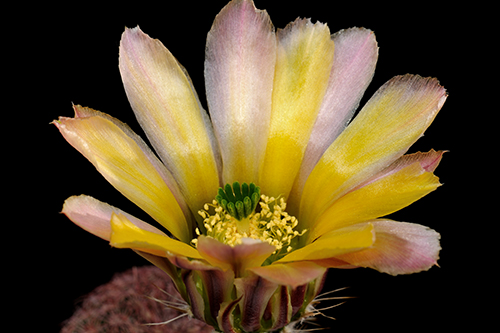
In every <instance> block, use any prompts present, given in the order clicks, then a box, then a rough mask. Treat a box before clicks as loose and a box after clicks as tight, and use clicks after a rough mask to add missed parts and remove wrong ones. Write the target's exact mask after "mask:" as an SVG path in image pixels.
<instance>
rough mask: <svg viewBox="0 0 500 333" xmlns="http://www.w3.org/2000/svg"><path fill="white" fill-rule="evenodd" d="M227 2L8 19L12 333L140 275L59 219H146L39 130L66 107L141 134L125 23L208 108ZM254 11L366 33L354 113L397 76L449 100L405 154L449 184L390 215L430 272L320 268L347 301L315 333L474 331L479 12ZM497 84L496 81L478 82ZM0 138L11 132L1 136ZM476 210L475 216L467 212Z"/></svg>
mask: <svg viewBox="0 0 500 333" xmlns="http://www.w3.org/2000/svg"><path fill="white" fill-rule="evenodd" d="M225 3H226V1H206V2H199V3H195V4H193V3H192V2H180V3H178V2H172V1H163V2H150V1H137V2H130V3H128V4H126V3H124V2H97V3H95V2H79V3H78V4H75V3H67V4H63V5H58V6H51V5H43V6H42V5H40V6H38V7H30V8H29V14H27V13H28V11H27V9H26V8H19V9H17V10H16V13H15V15H16V17H18V20H17V21H16V22H17V23H16V24H19V25H20V26H21V25H22V26H27V27H29V29H26V30H19V31H16V32H15V30H13V29H7V28H5V29H4V37H5V38H6V40H8V41H9V43H8V44H9V45H11V47H9V48H7V49H6V51H5V53H6V54H7V56H8V57H9V58H10V57H12V61H9V62H8V63H7V64H6V65H5V70H6V71H7V72H9V73H10V72H12V73H13V74H14V76H13V78H12V79H11V80H10V82H9V83H10V85H9V87H10V88H9V90H10V89H12V91H15V93H16V94H12V95H10V94H9V95H6V96H5V98H6V99H8V100H13V102H14V106H12V107H11V108H8V109H7V110H5V111H4V113H5V114H8V115H9V117H8V118H7V119H10V121H8V122H7V121H5V124H6V125H4V133H15V136H14V137H12V136H10V137H9V139H8V140H6V143H7V144H6V146H7V148H9V149H11V148H14V152H13V153H12V154H11V155H10V156H14V157H15V159H14V161H15V162H12V160H10V159H9V161H11V162H10V163H7V165H8V168H9V170H11V171H9V172H8V173H6V175H7V177H6V179H5V181H4V182H6V183H9V178H10V175H13V176H12V177H13V178H14V179H16V180H17V181H16V182H15V184H16V185H15V186H14V187H13V188H12V189H10V186H9V196H8V197H9V198H8V199H7V201H5V202H4V205H5V207H6V208H5V209H6V211H12V210H14V211H15V212H16V214H15V216H16V217H15V218H14V219H13V220H12V219H11V218H7V219H6V220H7V223H8V225H9V226H13V231H12V232H11V231H9V229H6V231H4V235H5V236H7V237H5V236H4V237H5V238H6V240H5V242H6V243H5V244H9V245H8V246H7V247H6V252H5V257H6V258H7V259H8V261H6V263H7V264H6V265H5V272H6V273H4V274H5V275H7V276H8V277H9V283H8V284H6V285H5V288H7V289H9V288H8V287H9V286H10V285H12V286H13V288H14V287H15V290H16V293H15V295H16V296H15V297H13V298H12V299H11V298H9V301H8V302H9V304H11V306H10V307H9V308H10V310H9V313H10V312H11V313H12V314H13V315H19V316H20V319H16V322H17V323H18V325H20V330H19V331H30V332H31V331H42V329H43V331H44V332H57V331H59V329H60V323H61V322H62V321H64V320H65V319H67V318H68V317H70V316H71V314H72V312H73V310H74V307H75V303H76V301H77V300H78V299H79V298H80V297H81V296H82V295H85V294H86V293H88V292H90V291H91V290H93V289H94V288H95V287H97V286H99V285H101V284H103V283H106V282H108V281H109V280H110V278H111V277H112V276H113V274H114V273H116V272H121V271H124V270H126V269H128V268H130V267H132V266H137V265H144V264H146V262H145V260H143V259H142V258H140V257H139V256H137V255H136V254H134V253H133V252H132V251H130V250H120V249H113V248H111V247H110V246H109V244H107V243H106V242H105V241H102V240H101V239H99V238H97V237H95V236H93V235H91V234H88V233H87V232H85V231H83V230H81V229H80V228H78V227H76V226H75V225H74V224H73V223H71V222H70V221H69V220H68V219H67V218H66V217H65V216H63V215H61V214H59V212H60V210H61V208H62V203H63V202H64V200H65V199H66V198H67V197H69V196H71V195H78V194H87V195H91V196H94V197H95V198H97V199H99V200H102V201H104V202H108V203H110V204H112V205H114V206H117V207H120V208H122V209H124V210H125V211H127V212H129V213H131V214H133V215H135V216H137V217H140V218H143V219H144V220H148V217H147V216H145V214H144V213H143V212H141V211H140V210H139V209H138V208H136V207H135V206H134V205H133V204H131V203H130V202H129V201H128V200H127V199H125V198H124V197H122V196H121V195H120V194H119V193H118V192H117V191H116V190H114V189H113V188H112V186H111V185H109V184H108V183H107V182H106V181H105V180H104V178H103V177H101V176H100V175H99V173H98V172H96V170H95V168H94V167H93V166H92V165H91V164H90V163H89V162H88V161H87V160H86V159H85V158H84V157H82V156H81V155H80V154H79V153H78V152H77V151H76V150H74V149H73V148H72V147H71V146H70V145H69V144H67V143H66V142H65V140H64V139H63V138H62V137H61V135H60V134H59V132H58V130H57V129H56V128H55V126H53V125H50V124H49V123H50V122H51V121H52V120H54V119H57V117H59V116H73V111H72V107H71V103H72V102H73V103H75V104H82V105H84V106H89V107H92V108H94V109H97V110H100V111H103V112H106V113H109V114H111V115H112V116H114V117H117V118H119V119H121V120H122V121H124V122H126V123H127V124H129V125H130V126H131V127H132V129H133V130H135V131H136V132H137V133H139V134H140V135H142V136H143V132H142V130H141V129H140V127H139V126H138V124H137V122H136V120H135V118H134V115H133V112H132V110H131V108H130V106H129V104H128V101H127V98H126V96H125V93H124V90H123V86H122V83H121V78H120V74H119V71H118V45H119V41H120V36H121V34H122V32H123V30H124V28H125V27H134V26H136V25H139V26H140V27H141V29H142V30H143V31H144V32H146V33H147V34H149V35H150V36H151V37H153V38H158V39H160V40H161V41H162V42H163V43H164V45H165V46H166V47H167V48H168V49H169V50H170V51H171V52H172V53H173V54H174V56H175V57H176V58H177V59H178V60H179V61H180V63H181V64H182V65H183V66H184V67H186V69H187V70H188V72H189V74H190V76H191V78H192V80H193V82H194V86H195V87H196V89H197V92H198V94H199V96H200V99H201V101H202V103H203V104H204V106H205V108H206V101H205V97H204V81H203V61H204V48H205V38H206V34H207V32H208V31H209V29H210V27H211V24H212V21H213V19H214V17H215V15H216V14H217V13H218V12H219V11H220V9H221V8H222V7H223V6H224V5H225ZM256 6H257V8H260V9H267V11H268V13H269V14H270V16H271V19H272V21H273V24H274V25H275V27H277V28H283V27H284V26H285V25H286V24H287V23H288V22H290V21H293V20H294V19H295V18H297V17H299V16H300V17H310V18H312V19H313V21H316V20H317V21H321V22H326V23H328V25H329V27H330V29H331V31H332V33H333V32H335V31H337V30H340V29H343V28H348V27H353V26H363V27H366V28H369V29H371V30H373V31H374V32H375V34H376V36H377V41H378V44H379V48H380V49H379V61H378V64H377V69H376V72H375V77H374V79H373V81H372V83H371V85H370V87H369V88H368V90H367V92H366V94H365V97H364V99H363V102H362V104H363V103H364V101H366V99H367V98H369V97H370V96H371V95H372V94H373V93H374V92H375V90H376V89H377V88H378V87H379V86H380V85H382V84H383V83H384V82H386V81H387V80H388V79H390V78H391V77H393V76H395V75H400V74H405V73H412V74H420V75H422V76H433V77H437V78H438V79H439V80H440V82H441V84H442V85H444V86H445V88H447V90H448V93H449V98H448V101H447V102H446V103H445V105H444V107H443V109H442V110H441V112H440V114H439V115H438V116H437V118H436V120H435V121H434V123H433V124H432V125H431V127H430V128H429V129H428V130H427V132H426V134H425V136H424V137H423V138H421V139H420V140H419V141H418V142H417V143H416V144H415V145H414V146H413V147H412V148H411V149H410V151H409V152H416V151H428V150H430V149H431V148H434V149H436V150H449V151H450V152H449V153H447V154H445V155H444V158H443V160H442V162H441V165H440V166H439V167H438V169H437V170H436V174H437V175H438V176H439V177H440V180H441V182H442V183H443V184H444V185H443V186H441V187H440V188H438V189H437V191H435V192H433V193H431V194H429V195H428V196H426V197H425V198H423V199H422V200H420V201H418V202H416V203H415V204H413V205H411V206H410V207H407V208H405V209H403V210H402V211H400V212H397V213H396V214H393V215H392V216H391V217H392V218H393V219H395V220H399V221H408V222H414V223H419V224H424V225H427V226H429V227H431V228H433V229H435V230H437V231H438V232H440V233H441V236H442V241H441V245H442V248H443V250H442V252H441V259H440V261H439V265H440V268H438V267H433V268H432V269H431V270H430V271H428V272H423V273H419V274H413V275H408V276H398V277H393V276H389V275H386V274H382V273H378V272H376V271H372V270H369V269H356V270H331V271H330V273H329V276H328V281H327V286H326V287H325V291H327V290H332V289H336V288H341V287H346V286H349V287H350V288H349V289H348V290H346V291H343V292H341V293H339V294H338V295H339V296H356V297H357V298H356V299H353V300H350V301H348V303H347V304H344V305H342V306H340V307H337V308H335V309H333V310H332V311H329V312H328V314H329V315H331V316H334V317H336V318H337V320H335V321H327V322H326V325H328V326H330V327H332V331H334V330H338V331H341V330H346V329H349V330H351V331H354V332H358V331H362V330H365V329H375V328H378V329H383V330H384V331H386V332H397V331H406V330H408V329H417V328H421V329H427V328H428V329H432V330H434V329H436V330H439V329H447V328H451V327H453V326H454V325H455V324H456V323H465V322H468V321H469V320H470V319H472V318H474V319H476V323H478V324H482V323H484V322H485V321H484V320H483V319H482V318H483V317H486V318H487V317H488V315H487V314H486V312H485V311H486V310H484V311H483V310H481V312H479V313H476V312H475V311H476V310H478V309H482V308H483V307H484V305H485V304H486V303H485V302H484V299H483V298H485V295H488V294H485V293H483V292H482V291H480V290H481V289H482V288H483V287H485V286H487V285H488V283H487V282H486V277H488V276H489V275H491V274H492V272H493V269H494V266H486V265H484V264H482V263H481V262H479V260H480V259H481V258H485V257H484V256H485V253H487V254H490V253H491V252H488V250H487V249H486V246H487V245H488V244H487V242H486V241H484V242H483V241H482V240H483V239H484V237H488V234H491V232H490V230H491V228H492V225H493V224H494V220H495V219H494V218H493V217H491V218H484V217H482V216H481V214H480V213H481V212H484V211H485V210H487V209H488V207H490V205H489V203H487V201H488V196H489V195H488V194H487V193H488V191H487V190H486V191H485V190H484V188H483V189H482V188H481V186H485V184H486V183H490V184H491V183H492V181H485V180H484V179H485V178H487V177H488V174H487V171H486V169H485V168H484V166H485V165H487V164H488V163H489V162H492V160H491V158H488V157H485V155H483V154H481V153H479V152H478V151H477V150H475V149H477V148H478V146H479V147H482V148H486V147H487V146H490V147H491V145H492V142H494V141H489V139H486V138H484V140H483V139H481V137H482V136H483V135H484V136H485V135H488V132H487V131H486V130H481V128H483V127H482V126H483V125H482V124H483V123H484V122H485V121H484V120H488V119H491V120H492V121H494V120H493V118H490V117H489V116H488V113H487V112H486V111H487V110H488V108H491V107H485V106H479V105H478V104H477V103H476V101H477V100H483V101H484V98H489V97H488V96H491V97H496V96H494V95H487V94H485V93H484V92H482V91H481V92H477V90H476V89H478V87H481V86H487V85H488V84H487V83H486V82H487V81H484V79H482V78H480V77H479V76H481V75H483V74H485V73H484V72H483V70H481V69H479V67H480V66H483V65H487V64H488V62H487V60H486V59H485V58H483V57H482V56H481V55H482V54H488V53H489V52H490V47H488V45H485V44H484V43H485V42H483V40H482V39H481V38H483V37H484V34H485V33H486V32H487V31H488V29H487V28H486V27H485V26H483V25H481V24H478V25H477V28H474V26H473V23H472V22H471V18H476V17H477V12H476V10H473V9H471V8H459V7H453V8H451V7H449V6H448V5H446V4H437V3H435V2H428V3H425V2H419V3H418V5H417V4H416V3H414V2H408V3H407V2H400V3H399V4H398V6H394V5H384V4H381V3H378V2H370V3H369V4H363V3H359V2H356V3H352V4H350V3H339V2H333V1H317V0H309V1H306V2H303V3H300V2H295V3H294V4H293V5H291V4H290V2H289V1H263V0H257V1H256ZM486 12H487V10H486ZM11 40H12V43H10V41H11ZM478 59H480V60H479V61H478ZM11 64H12V65H11ZM496 67H498V66H496ZM493 70H495V71H496V70H497V68H493V69H491V70H490V71H489V72H493ZM489 72H488V73H489ZM495 84H496V83H495ZM479 89H481V88H479ZM18 93H20V94H19V95H18ZM486 122H488V121H486ZM10 126H12V127H13V129H14V131H13V132H9V131H8V130H9V127H10ZM5 130H7V131H5ZM472 131H474V133H473V132H472ZM143 137H144V136H143ZM478 138H479V139H478ZM474 141H475V142H476V143H473V142H474ZM14 175H20V176H14ZM490 195H491V192H490ZM494 196H496V197H498V194H494ZM494 196H493V198H494ZM478 199H480V200H481V203H476V202H475V200H478ZM472 212H474V213H476V212H477V213H478V214H474V215H473V214H472ZM496 220H498V218H496ZM478 240H479V241H481V244H478V243H477V241H478ZM11 260H12V264H10V261H11ZM493 262H494V261H493V260H492V261H488V263H489V264H492V263H493ZM473 277H474V278H473ZM476 277H479V278H481V280H480V281H481V282H478V280H475V278H476ZM482 277H484V279H483V278H482ZM488 288H490V287H488ZM491 288H492V289H488V290H489V291H493V292H495V288H493V287H491ZM331 304H334V303H329V302H326V303H325V304H324V305H331ZM23 319H24V320H23ZM28 319H29V320H28ZM13 320H14V319H13ZM479 331H480V330H479Z"/></svg>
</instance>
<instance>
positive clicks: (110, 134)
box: [55, 106, 190, 242]
mask: <svg viewBox="0 0 500 333" xmlns="http://www.w3.org/2000/svg"><path fill="white" fill-rule="evenodd" d="M76 108H77V109H78V108H79V107H78V106H77V107H76ZM115 122H117V120H114V121H112V120H110V119H108V118H106V117H101V116H93V117H87V118H74V119H72V118H64V117H62V118H60V119H59V121H57V122H55V125H56V126H57V127H58V128H59V130H60V131H61V133H62V135H63V136H64V138H65V139H66V140H67V141H68V142H69V143H70V144H71V145H72V146H73V147H75V148H76V149H77V150H78V151H80V153H82V154H83V155H84V156H85V157H86V158H87V159H88V160H89V161H90V162H92V164H94V166H95V167H96V168H97V170H98V171H99V172H100V173H101V174H102V175H103V176H104V178H106V180H107V181H108V182H110V183H111V185H113V186H114V187H115V188H116V189H117V190H118V191H120V192H121V193H122V194H123V195H125V196H126V197H127V198H128V199H130V200H131V201H132V202H134V203H135V204H136V205H137V206H139V207H140V208H142V209H143V210H144V211H145V212H147V213H148V214H149V215H150V216H151V217H153V218H154V219H155V220H156V221H158V222H159V223H161V224H162V225H163V226H164V227H165V228H167V229H168V230H169V231H170V232H171V233H172V234H173V235H174V236H175V237H177V238H179V239H181V240H183V241H186V242H187V241H189V240H190V233H189V228H188V224H187V222H186V219H185V217H184V214H183V212H182V210H181V208H180V206H179V204H178V203H177V201H176V198H175V197H174V196H173V194H172V192H171V191H170V189H169V188H168V186H167V185H166V183H165V181H164V177H162V173H164V172H163V171H162V170H161V163H160V162H159V161H157V160H156V161H155V160H154V159H153V157H152V154H149V153H147V152H145V151H144V150H143V148H144V147H145V145H140V144H139V143H138V142H137V141H136V138H134V137H131V136H129V135H128V134H127V133H126V132H125V131H124V130H123V129H122V128H121V127H120V126H118V125H116V123H115Z"/></svg>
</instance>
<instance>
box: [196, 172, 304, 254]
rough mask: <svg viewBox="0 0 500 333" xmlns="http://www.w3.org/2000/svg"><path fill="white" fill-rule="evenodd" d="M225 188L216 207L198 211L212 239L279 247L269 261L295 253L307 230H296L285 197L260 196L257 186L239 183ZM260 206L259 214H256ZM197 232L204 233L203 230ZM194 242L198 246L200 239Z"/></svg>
mask: <svg viewBox="0 0 500 333" xmlns="http://www.w3.org/2000/svg"><path fill="white" fill-rule="evenodd" d="M224 188H225V190H223V189H222V188H219V191H218V194H217V196H216V197H215V199H216V200H214V201H213V202H212V204H205V205H204V206H203V208H204V210H200V211H199V212H198V214H199V215H200V216H201V217H202V218H203V224H204V226H205V229H206V235H207V236H208V237H211V238H214V239H217V240H219V241H220V242H222V243H225V244H228V245H231V246H235V245H238V244H242V242H243V241H242V239H243V238H252V239H259V240H261V241H263V242H266V243H269V244H271V245H273V246H274V247H275V248H276V251H275V252H274V254H273V255H272V256H271V257H272V258H271V257H270V258H268V260H271V261H275V260H277V259H279V258H280V257H282V256H283V255H285V254H287V253H289V252H291V251H293V244H292V240H293V239H294V238H295V237H298V236H302V235H303V234H304V233H305V232H306V231H307V230H305V229H304V230H302V231H300V232H299V231H297V230H294V228H295V227H296V226H297V225H298V221H297V219H296V218H295V216H291V215H289V214H288V213H287V212H286V211H285V209H286V202H285V200H284V198H279V197H278V198H273V197H268V196H266V195H260V188H259V187H258V186H255V184H253V183H250V185H248V184H247V183H243V184H241V186H240V184H239V183H238V182H235V183H233V186H232V187H231V186H230V185H229V184H227V185H226V186H225V187H224ZM259 199H260V200H259ZM257 204H259V205H260V211H259V212H256V211H255V210H256V207H257ZM195 232H196V234H197V235H198V236H199V235H200V234H201V232H200V230H199V229H197V230H195ZM192 243H193V245H194V246H196V245H197V239H194V240H193V241H192Z"/></svg>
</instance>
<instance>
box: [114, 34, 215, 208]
mask: <svg viewBox="0 0 500 333" xmlns="http://www.w3.org/2000/svg"><path fill="white" fill-rule="evenodd" d="M119 69H120V73H121V75H122V80H123V85H124V87H125V92H126V93H127V97H128V99H129V102H130V105H131V106H132V109H133V110H134V113H135V115H136V117H137V120H138V122H139V124H140V125H141V127H142V128H143V129H144V132H145V133H146V135H147V137H148V139H149V141H150V142H151V145H152V146H153V147H154V149H155V150H156V152H157V153H158V155H159V157H160V159H161V160H162V161H163V163H165V165H166V166H167V168H168V170H169V171H170V172H171V173H172V175H173V176H174V178H175V180H176V181H177V183H178V184H179V187H180V189H181V192H182V193H183V195H184V198H185V199H186V201H187V203H188V206H189V208H191V211H192V213H193V214H194V215H195V216H197V212H198V210H199V209H201V207H203V205H204V204H205V203H207V202H211V201H212V200H213V196H214V191H216V190H217V188H218V186H219V170H218V168H219V167H218V164H217V163H218V160H217V154H218V152H217V144H216V143H215V138H214V136H213V132H212V126H211V124H210V121H209V119H208V115H207V114H206V112H205V111H204V110H203V108H202V107H201V104H200V102H199V100H198V96H197V95H196V92H195V90H194V89H193V86H192V82H191V80H190V78H189V77H188V75H187V72H186V70H185V69H184V68H183V67H182V66H181V65H180V64H179V63H178V62H177V60H176V59H175V58H174V56H173V55H172V54H171V53H170V52H169V51H168V49H167V48H166V47H165V46H164V45H163V44H162V43H161V42H160V41H158V40H156V39H153V38H151V37H149V36H148V35H146V34H145V33H143V32H142V31H141V30H140V29H139V28H138V27H137V28H134V29H126V30H125V32H124V33H123V35H122V39H121V41H120V57H119ZM214 189H215V190H214Z"/></svg>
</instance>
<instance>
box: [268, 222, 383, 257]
mask: <svg viewBox="0 0 500 333" xmlns="http://www.w3.org/2000/svg"><path fill="white" fill-rule="evenodd" d="M374 241H375V232H374V231H373V225H372V224H371V223H365V224H361V225H360V224H358V225H354V226H348V227H345V228H341V229H337V230H334V231H331V232H329V233H327V234H324V235H323V236H321V237H320V238H318V239H317V240H316V241H314V242H313V243H310V244H308V245H306V246H304V247H303V248H300V249H298V250H295V251H293V252H292V253H290V254H289V255H287V256H285V257H283V258H282V259H280V260H278V262H289V261H300V260H319V259H328V258H335V257H336V256H338V255H341V254H345V253H350V252H353V251H358V250H361V249H364V248H367V247H369V246H372V244H373V242H374Z"/></svg>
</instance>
